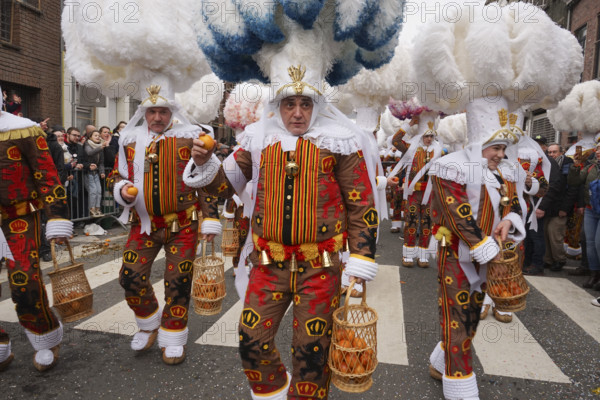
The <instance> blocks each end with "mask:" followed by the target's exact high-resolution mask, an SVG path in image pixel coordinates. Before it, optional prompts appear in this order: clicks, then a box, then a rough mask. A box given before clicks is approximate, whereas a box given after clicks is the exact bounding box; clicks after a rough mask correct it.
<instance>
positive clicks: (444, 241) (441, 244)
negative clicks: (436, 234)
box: [440, 235, 448, 247]
mask: <svg viewBox="0 0 600 400" xmlns="http://www.w3.org/2000/svg"><path fill="white" fill-rule="evenodd" d="M440 246H442V247H447V246H448V242H447V241H446V235H442V239H441V240H440Z"/></svg>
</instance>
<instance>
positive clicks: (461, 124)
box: [437, 113, 467, 150]
mask: <svg viewBox="0 0 600 400" xmlns="http://www.w3.org/2000/svg"><path fill="white" fill-rule="evenodd" d="M437 134H438V137H439V139H440V141H441V142H442V143H443V144H444V145H445V146H448V147H449V148H450V149H452V150H458V149H461V148H462V147H463V146H465V145H466V144H467V116H466V114H465V113H460V114H455V115H449V116H447V117H445V118H442V119H441V120H440V123H439V125H438V128H437Z"/></svg>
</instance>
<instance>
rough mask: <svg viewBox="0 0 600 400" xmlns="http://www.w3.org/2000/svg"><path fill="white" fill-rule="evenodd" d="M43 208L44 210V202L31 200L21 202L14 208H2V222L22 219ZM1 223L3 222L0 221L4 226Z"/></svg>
mask: <svg viewBox="0 0 600 400" xmlns="http://www.w3.org/2000/svg"><path fill="white" fill-rule="evenodd" d="M32 206H33V207H32ZM42 208H44V202H43V201H42V200H40V199H31V200H25V201H21V202H19V203H16V204H14V205H12V206H0V213H1V214H2V220H6V219H11V218H17V217H22V216H24V215H28V214H31V213H33V212H35V211H37V210H40V209H42ZM1 222H2V221H0V225H2V223H1Z"/></svg>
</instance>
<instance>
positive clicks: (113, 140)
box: [110, 121, 127, 154]
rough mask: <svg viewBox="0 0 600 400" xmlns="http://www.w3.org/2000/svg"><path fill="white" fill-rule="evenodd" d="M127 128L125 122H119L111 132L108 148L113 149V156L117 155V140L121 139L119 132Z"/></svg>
mask: <svg viewBox="0 0 600 400" xmlns="http://www.w3.org/2000/svg"><path fill="white" fill-rule="evenodd" d="M126 126H127V122H125V121H119V123H118V124H117V126H116V127H115V129H113V131H112V138H111V139H110V147H112V148H113V149H114V152H115V154H119V139H120V138H121V132H122V131H123V129H125V127H126Z"/></svg>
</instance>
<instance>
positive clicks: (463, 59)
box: [413, 2, 583, 144]
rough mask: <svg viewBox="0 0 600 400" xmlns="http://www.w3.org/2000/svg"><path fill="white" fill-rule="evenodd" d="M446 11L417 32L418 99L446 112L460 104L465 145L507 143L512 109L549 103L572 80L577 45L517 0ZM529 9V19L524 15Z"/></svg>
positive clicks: (578, 59)
mask: <svg viewBox="0 0 600 400" xmlns="http://www.w3.org/2000/svg"><path fill="white" fill-rule="evenodd" d="M447 11H448V13H449V14H450V15H447V16H446V18H443V19H441V20H440V21H437V22H435V21H429V22H428V23H426V24H425V26H424V27H423V29H422V30H421V31H420V34H419V35H418V36H416V38H415V46H414V49H415V51H414V54H413V62H414V70H415V75H416V81H417V82H418V83H419V84H420V85H421V88H422V89H421V90H420V93H419V96H420V100H421V101H422V102H423V104H425V105H426V106H428V107H430V108H433V109H439V110H440V111H443V112H445V113H447V114H450V113H456V112H462V111H464V110H465V109H467V118H468V119H469V121H468V129H469V132H468V133H469V143H471V144H473V143H482V144H483V143H486V142H487V143H489V142H490V140H491V139H492V137H494V138H500V139H506V140H507V141H508V142H513V143H514V142H515V139H516V138H513V137H512V136H511V125H512V123H511V122H512V121H513V120H514V118H513V117H511V115H510V113H511V112H512V111H514V110H516V109H518V108H521V107H545V108H548V107H551V106H553V105H555V104H556V103H557V102H558V101H559V100H561V99H562V98H563V97H564V96H565V95H566V94H567V93H568V92H569V91H570V90H571V88H572V87H573V85H574V84H576V83H577V81H578V80H579V76H580V73H581V71H582V68H583V57H582V51H581V46H579V43H578V42H577V40H576V39H575V37H574V36H573V35H572V34H571V33H570V32H569V31H567V30H565V29H562V28H560V27H559V26H558V25H556V24H555V23H554V22H553V21H552V20H551V19H550V17H548V16H547V15H546V14H545V13H544V12H543V11H542V10H541V9H539V8H537V7H535V6H533V5H531V4H528V3H521V2H519V3H511V4H509V5H508V6H505V7H500V6H498V4H495V3H493V4H490V5H487V6H483V5H479V6H473V7H464V8H457V7H449V8H448V9H447ZM532 12H533V13H534V15H535V20H532V19H527V18H523V16H524V15H531V14H532ZM487 15H497V16H498V18H495V19H490V18H486V16H487ZM469 111H471V112H469ZM499 113H500V114H499Z"/></svg>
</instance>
